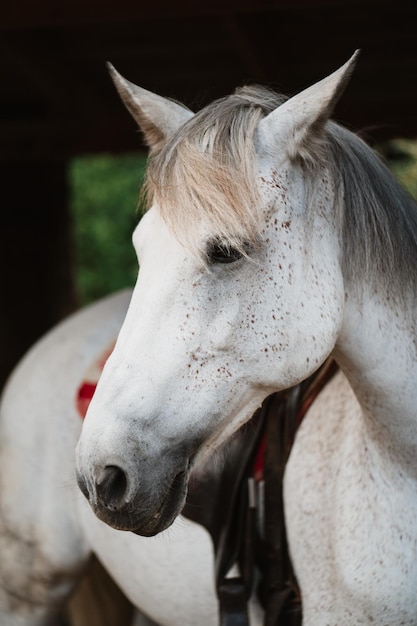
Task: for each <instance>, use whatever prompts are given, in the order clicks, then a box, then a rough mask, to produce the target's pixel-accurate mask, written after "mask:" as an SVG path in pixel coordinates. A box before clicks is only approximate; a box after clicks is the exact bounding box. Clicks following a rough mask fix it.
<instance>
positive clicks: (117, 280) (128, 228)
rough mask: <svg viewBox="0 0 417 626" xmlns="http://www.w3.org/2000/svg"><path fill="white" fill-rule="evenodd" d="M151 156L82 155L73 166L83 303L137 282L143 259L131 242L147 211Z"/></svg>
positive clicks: (77, 267)
mask: <svg viewBox="0 0 417 626" xmlns="http://www.w3.org/2000/svg"><path fill="white" fill-rule="evenodd" d="M145 164H146V156H145V155H144V154H142V153H140V154H128V155H122V156H112V155H108V154H105V155H99V156H90V157H80V158H76V159H74V160H73V161H72V163H71V165H70V169H69V179H70V189H71V212H72V216H73V236H74V265H75V283H76V289H77V293H78V297H79V301H80V304H87V303H88V302H91V301H93V300H97V299H98V298H100V297H102V296H104V295H106V294H109V293H111V292H113V291H116V290H117V289H121V288H123V287H130V286H133V285H134V282H135V280H136V276H137V271H138V264H137V260H136V255H135V252H134V249H133V246H132V243H131V238H132V233H133V230H134V228H135V225H136V224H137V222H138V220H139V218H140V216H141V212H140V210H139V209H138V196H139V190H140V187H141V184H142V180H143V174H144V169H145Z"/></svg>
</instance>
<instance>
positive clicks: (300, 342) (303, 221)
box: [0, 63, 417, 626]
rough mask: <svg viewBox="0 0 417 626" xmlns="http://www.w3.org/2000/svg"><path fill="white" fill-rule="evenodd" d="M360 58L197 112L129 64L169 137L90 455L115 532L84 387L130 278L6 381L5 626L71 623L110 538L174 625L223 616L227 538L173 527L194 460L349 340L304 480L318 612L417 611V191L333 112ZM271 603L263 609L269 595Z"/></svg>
mask: <svg viewBox="0 0 417 626" xmlns="http://www.w3.org/2000/svg"><path fill="white" fill-rule="evenodd" d="M351 65H352V63H351V64H347V65H346V66H345V67H343V68H341V70H339V72H336V73H335V74H334V75H332V76H330V77H329V78H327V79H325V80H324V81H322V82H321V83H318V85H316V86H314V87H312V88H310V89H309V90H307V91H305V92H303V93H302V94H299V95H298V96H295V97H294V98H292V99H291V100H289V101H287V102H286V103H285V102H284V101H283V99H282V98H281V99H278V100H277V99H276V97H275V96H274V95H273V94H271V93H269V92H266V91H264V90H261V89H259V90H258V89H249V90H248V89H244V90H243V91H242V92H241V93H237V94H236V95H235V96H232V97H231V98H229V99H226V100H225V101H223V102H219V103H217V104H214V105H211V106H210V107H208V108H207V109H206V110H205V111H203V112H201V113H199V114H197V115H196V116H195V117H192V114H191V112H189V111H188V110H186V109H184V108H183V107H181V106H180V105H177V104H175V103H173V102H171V101H168V100H165V99H163V98H160V97H158V96H155V95H153V94H150V93H149V92H146V91H144V90H141V89H139V88H138V87H136V86H134V85H132V84H130V83H128V82H127V81H125V80H124V79H122V78H121V77H120V76H118V75H117V74H116V73H114V77H115V80H116V83H117V85H118V87H119V90H120V91H121V93H122V96H123V98H124V100H125V102H126V104H127V105H128V108H129V109H130V110H131V112H132V113H133V114H134V116H135V117H136V119H137V120H138V122H139V124H140V126H141V127H142V129H143V130H144V132H145V135H146V137H147V139H148V141H149V143H150V145H151V148H152V151H153V155H154V156H153V162H152V163H151V167H150V171H149V183H148V184H149V187H150V190H151V191H153V193H154V196H155V207H154V208H152V209H151V210H150V211H149V213H148V215H147V216H146V217H145V219H144V220H143V221H142V222H141V225H140V226H139V228H138V231H137V233H136V234H135V242H136V246H137V248H138V250H139V252H140V261H141V271H140V276H139V281H138V285H137V287H136V290H135V293H134V296H133V299H132V301H131V304H130V308H129V312H128V315H127V318H126V321H125V324H124V326H123V329H122V332H121V333H120V336H119V340H118V342H117V346H116V350H115V351H114V354H113V356H112V357H111V359H110V360H109V362H108V365H107V366H106V370H105V374H104V375H103V377H102V380H101V382H100V385H99V389H98V392H97V394H96V396H95V398H94V400H93V404H92V406H91V410H90V411H89V415H88V417H87V420H86V422H85V426H84V428H83V431H84V432H83V435H82V438H81V441H80V447H79V470H78V472H79V481H80V483H81V487H82V490H83V491H84V492H85V493H88V495H89V498H90V502H91V504H92V506H93V508H94V510H95V512H96V513H97V514H98V515H99V516H101V517H102V518H103V519H105V521H106V522H107V524H106V523H103V522H101V521H99V519H97V517H95V515H94V514H93V512H92V511H91V510H90V507H88V505H87V503H86V501H85V500H84V498H83V497H82V495H81V494H80V493H79V492H78V490H77V489H76V486H75V481H74V478H73V476H74V458H73V453H74V448H75V445H76V442H77V440H78V437H79V434H80V431H81V421H80V418H79V415H78V412H77V409H76V406H75V401H76V395H77V390H78V389H79V386H80V384H81V382H82V381H83V379H84V377H85V373H86V372H87V371H88V370H89V368H90V366H91V365H92V364H93V363H95V361H96V360H97V358H98V357H99V356H100V354H102V353H103V351H105V350H106V349H108V347H109V345H110V344H111V343H112V341H113V340H114V338H115V336H116V335H117V333H118V331H119V328H120V326H121V324H122V322H123V319H124V317H125V313H126V309H127V306H128V303H129V300H130V294H129V293H122V294H120V295H116V296H113V297H110V298H108V299H105V300H103V301H102V302H100V303H98V304H96V305H94V306H92V307H89V308H88V309H86V310H85V311H82V312H80V313H78V314H77V315H75V316H73V317H71V318H70V319H69V320H67V321H66V322H64V323H63V324H61V325H59V326H58V327H57V328H56V329H54V330H53V331H52V332H51V333H50V334H48V335H47V336H46V337H45V338H44V339H42V340H41V341H40V342H39V343H38V344H37V345H36V346H34V348H33V349H32V350H31V351H30V352H29V353H28V355H27V356H26V357H25V358H24V359H23V360H22V362H21V363H20V365H19V367H18V368H17V369H16V371H15V373H14V374H13V376H12V377H11V379H10V382H9V384H8V386H7V388H6V391H5V394H4V397H3V401H2V406H1V420H0V465H1V468H2V471H1V474H0V554H1V559H0V624H1V625H2V626H3V625H4V626H35V625H37V626H40V625H42V626H43V625H46V624H50V623H52V624H55V621H54V620H55V616H56V614H57V612H58V610H59V608H60V607H61V606H62V605H63V604H64V603H65V602H66V600H67V599H68V597H69V595H70V593H71V591H72V589H73V588H74V586H75V585H76V583H77V581H78V580H79V578H80V575H81V572H82V570H83V568H84V567H85V564H86V562H87V560H88V558H89V555H90V554H91V553H95V554H96V555H97V556H98V558H99V559H100V560H101V562H102V563H104V565H105V566H106V568H107V570H108V571H109V572H110V573H111V575H112V577H113V578H114V579H115V580H116V582H117V583H118V584H119V586H120V587H121V589H123V591H124V592H125V593H126V595H127V596H128V597H129V598H130V599H131V600H132V602H133V604H134V605H135V606H137V607H140V608H141V609H142V611H144V612H145V613H146V614H147V615H148V616H150V618H152V619H153V620H154V621H155V622H156V623H159V624H161V625H165V626H179V625H180V624H181V626H195V625H196V624H199V625H201V626H206V625H207V626H211V625H213V626H214V625H215V624H218V605H217V599H216V595H215V590H214V555H213V547H212V543H211V540H210V537H209V535H208V533H207V532H206V531H205V530H204V529H203V528H202V527H201V526H199V525H197V524H194V523H193V522H190V521H189V520H185V519H184V518H182V517H179V518H176V519H175V521H173V523H172V525H171V526H170V528H167V529H166V530H164V531H163V529H164V528H166V527H167V526H168V525H169V524H170V523H171V522H172V520H173V519H174V517H175V516H176V514H177V512H178V511H179V510H180V509H181V506H182V502H183V498H182V494H183V491H184V490H185V482H186V480H187V478H188V473H189V471H190V469H191V466H193V467H195V466H196V465H197V462H198V461H201V463H202V462H203V460H204V459H205V458H206V457H213V456H214V454H215V453H214V452H213V448H214V447H215V446H219V447H220V445H221V443H222V442H226V440H227V439H228V438H229V436H230V434H231V433H232V432H234V431H235V430H236V429H237V428H238V426H239V425H240V424H241V423H243V422H244V421H245V420H247V419H248V418H249V417H250V416H251V415H252V413H253V411H254V409H255V408H256V407H257V406H258V405H259V404H260V403H261V401H262V399H263V398H264V397H265V396H266V395H268V394H269V393H270V392H271V391H274V390H276V389H281V388H284V387H287V386H289V385H292V384H293V383H295V382H298V381H299V380H302V379H304V378H305V377H306V376H308V375H309V374H310V373H311V372H312V371H314V370H315V369H316V368H317V367H318V365H319V364H320V363H321V362H323V360H324V359H325V358H326V357H327V356H328V355H329V354H333V355H334V356H335V358H336V359H337V360H338V362H339V363H340V364H341V366H342V368H343V369H344V371H345V373H346V375H347V378H348V380H349V382H350V384H348V383H347V381H346V378H345V377H344V376H343V375H342V374H340V375H338V376H337V377H336V378H335V379H334V380H333V381H332V382H331V383H329V385H328V387H327V388H326V390H325V392H323V393H322V394H321V396H320V397H319V399H318V400H317V401H316V403H315V404H314V405H313V407H312V409H310V411H309V415H308V419H306V420H305V422H304V424H303V426H302V429H301V431H300V433H299V436H298V438H297V441H296V445H295V448H294V450H293V453H292V457H291V459H290V464H289V466H288V471H287V478H286V481H287V484H286V506H287V518H288V525H289V534H290V543H291V549H292V555H293V559H294V562H295V566H296V570H297V575H298V578H299V582H300V584H301V588H302V594H303V608H304V621H305V624H315V625H319V626H321V625H324V624H341V623H343V624H358V623H371V622H377V623H384V624H394V623H395V624H398V623H405V624H410V623H411V624H415V623H417V621H416V617H415V615H416V606H415V604H416V599H415V593H414V590H415V582H416V578H417V577H416V571H415V568H416V565H415V562H416V561H415V552H416V548H415V541H414V533H413V532H412V525H411V524H412V521H411V520H412V519H413V516H414V514H415V511H414V507H415V498H414V493H413V490H414V488H415V482H414V474H413V470H414V464H413V459H414V456H413V446H414V445H415V444H414V431H413V415H414V413H413V411H414V409H413V402H412V399H413V398H412V395H413V393H414V394H415V379H414V378H413V367H412V365H413V362H414V360H415V344H413V343H412V342H411V341H408V342H407V341H406V342H405V343H401V340H402V338H404V337H405V338H409V337H410V336H411V337H412V332H413V330H415V328H414V327H413V323H414V320H413V316H412V311H413V306H414V300H413V296H412V293H413V289H414V279H415V272H414V268H413V265H412V262H411V261H410V259H412V255H413V253H414V251H415V246H416V243H415V233H416V224H415V219H416V218H415V212H413V211H415V207H414V205H412V204H411V202H410V201H409V199H407V198H406V197H405V196H404V194H403V192H401V190H400V189H399V188H398V186H397V185H396V183H395V182H394V181H393V180H392V178H391V177H390V176H389V174H388V173H387V172H386V170H385V169H384V168H383V167H382V165H381V164H380V163H379V162H378V161H377V160H376V158H375V156H374V155H372V153H371V152H370V151H369V149H368V148H366V147H365V146H364V145H363V144H362V143H361V142H360V141H359V140H358V139H357V138H354V137H353V136H352V135H351V134H350V133H348V132H347V131H344V130H343V129H341V128H340V127H337V126H336V125H334V124H333V123H330V122H328V121H327V120H328V116H329V115H330V112H331V109H332V106H333V104H334V102H335V100H336V98H337V96H338V95H339V93H340V91H341V88H342V86H343V83H344V82H345V80H346V77H347V76H348V74H349V71H350V67H351ZM275 107H276V108H275ZM213 156H214V157H215V158H214V159H213ZM219 166H220V167H219ZM185 183H187V184H185ZM348 191H349V194H347V192H348ZM364 192H366V197H364ZM180 198H181V201H180ZM382 199H384V201H385V202H386V203H387V206H386V207H385V206H384V205H383V204H382ZM344 203H347V212H346V213H345V206H344ZM307 209H308V210H307ZM365 209H366V210H365ZM368 211H369V212H368ZM352 225H353V226H352ZM351 228H354V230H353V232H351ZM341 229H343V230H341ZM339 233H340V234H339ZM342 235H343V236H342ZM356 247H358V248H359V249H356ZM381 255H382V256H381ZM375 259H376V260H377V261H376V262H375ZM400 277H401V280H400ZM138 298H139V299H138ZM375 312H376V313H375ZM379 329H381V330H382V333H381V332H380V330H379ZM358 346H359V347H358ZM362 347H363V350H361V349H360V348H362ZM413 351H414V352H413ZM381 355H382V356H381ZM388 359H389V361H388ZM383 376H385V379H384V382H382V381H383ZM414 376H415V374H414ZM350 385H351V386H350ZM352 389H353V390H354V391H355V392H356V396H357V397H358V400H359V401H358V400H356V397H355V395H354V392H353V391H352ZM405 392H407V393H405ZM375 397H376V398H377V399H376V400H375ZM390 406H393V407H394V408H393V409H392V410H391V409H390ZM407 420H408V422H407ZM310 431H311V432H310ZM194 471H198V467H196V469H194ZM182 473H184V474H182ZM139 480H140V493H139V491H138V490H139V482H138V481H139ZM381 484H382V487H381ZM409 492H410V493H409ZM355 498H356V500H355ZM405 498H407V500H405ZM374 520H376V521H375V522H374ZM109 524H112V525H114V526H116V527H117V528H125V529H129V530H133V531H135V534H134V533H129V532H127V533H124V532H120V531H118V530H115V529H113V528H111V527H110V525H109ZM352 527H353V528H354V530H353V531H352ZM368 527H369V529H371V531H372V532H369V531H368V530H367V529H368ZM161 531H163V532H161ZM137 533H141V534H147V535H152V534H156V533H159V534H157V536H154V537H141V536H138V534H137ZM367 533H368V534H367ZM381 537H383V541H384V543H382V540H381ZM381 545H383V549H381ZM250 616H251V624H252V625H255V626H256V625H260V624H261V623H262V620H263V617H262V611H261V609H260V606H259V604H258V603H257V601H256V597H253V598H252V602H251V605H250Z"/></svg>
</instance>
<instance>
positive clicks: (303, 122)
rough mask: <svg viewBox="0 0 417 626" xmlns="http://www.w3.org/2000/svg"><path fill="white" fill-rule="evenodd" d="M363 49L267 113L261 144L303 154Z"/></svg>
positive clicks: (325, 117) (336, 98)
mask: <svg viewBox="0 0 417 626" xmlns="http://www.w3.org/2000/svg"><path fill="white" fill-rule="evenodd" d="M358 54H359V50H356V52H355V53H354V54H353V55H352V57H351V58H350V59H349V61H347V63H345V64H344V65H342V67H340V68H339V69H338V70H336V71H335V72H333V74H330V76H327V78H324V79H323V80H321V81H319V82H318V83H316V84H314V85H312V86H311V87H308V88H307V89H305V90H304V91H302V92H301V93H299V94H297V95H295V96H293V97H292V98H290V99H289V100H287V101H286V102H284V104H282V105H281V106H279V107H278V108H276V109H275V110H274V111H272V113H270V114H269V115H267V116H266V117H265V118H264V119H263V120H262V121H261V122H260V124H259V127H258V133H259V141H260V147H261V149H262V147H265V148H266V149H267V150H268V149H271V150H274V146H276V147H278V148H279V149H280V150H282V147H283V142H284V145H285V149H286V151H287V154H288V156H289V157H290V158H296V157H298V156H303V155H304V153H305V152H308V151H309V150H308V148H309V147H310V149H311V141H313V140H314V138H315V137H316V138H317V136H319V135H320V134H321V132H322V130H323V127H324V125H325V123H326V122H327V120H328V119H329V117H330V116H331V114H332V112H333V109H334V106H335V104H336V102H337V100H338V99H339V98H340V96H341V95H342V93H343V91H344V88H345V87H346V85H347V83H348V81H349V78H350V75H351V73H352V71H353V68H354V65H355V62H356V59H357V57H358Z"/></svg>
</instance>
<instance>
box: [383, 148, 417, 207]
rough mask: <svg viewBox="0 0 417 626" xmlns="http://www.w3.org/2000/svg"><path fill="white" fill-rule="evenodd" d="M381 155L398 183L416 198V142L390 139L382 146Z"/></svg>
mask: <svg viewBox="0 0 417 626" xmlns="http://www.w3.org/2000/svg"><path fill="white" fill-rule="evenodd" d="M383 155H384V156H385V157H386V158H387V160H388V166H389V168H390V169H391V171H392V172H393V173H394V174H395V175H396V177H397V178H398V180H399V181H400V183H401V184H402V185H403V186H404V187H405V188H406V189H407V191H408V192H409V193H410V194H411V195H412V196H413V197H414V198H416V199H417V142H416V141H412V140H410V139H395V140H392V141H390V142H388V143H387V144H386V145H385V146H384V150H383Z"/></svg>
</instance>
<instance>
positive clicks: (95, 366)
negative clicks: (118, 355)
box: [75, 341, 116, 419]
mask: <svg viewBox="0 0 417 626" xmlns="http://www.w3.org/2000/svg"><path fill="white" fill-rule="evenodd" d="M115 343H116V342H115V341H112V343H111V344H110V345H109V346H108V347H107V348H106V349H105V350H104V351H103V352H102V353H101V354H100V356H99V357H98V358H97V359H96V360H95V361H94V363H92V364H91V366H90V367H89V369H88V370H87V371H86V373H85V378H84V380H83V381H82V383H81V385H80V386H79V387H78V390H77V393H76V397H75V404H76V406H77V410H78V413H79V414H80V417H81V418H82V419H84V418H85V416H86V413H87V409H88V407H89V405H90V402H91V399H92V397H93V395H94V392H95V390H96V387H97V383H98V380H99V378H100V376H101V372H102V371H103V367H104V365H105V363H106V361H107V359H108V358H109V356H110V355H111V353H112V352H113V348H114V345H115Z"/></svg>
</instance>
